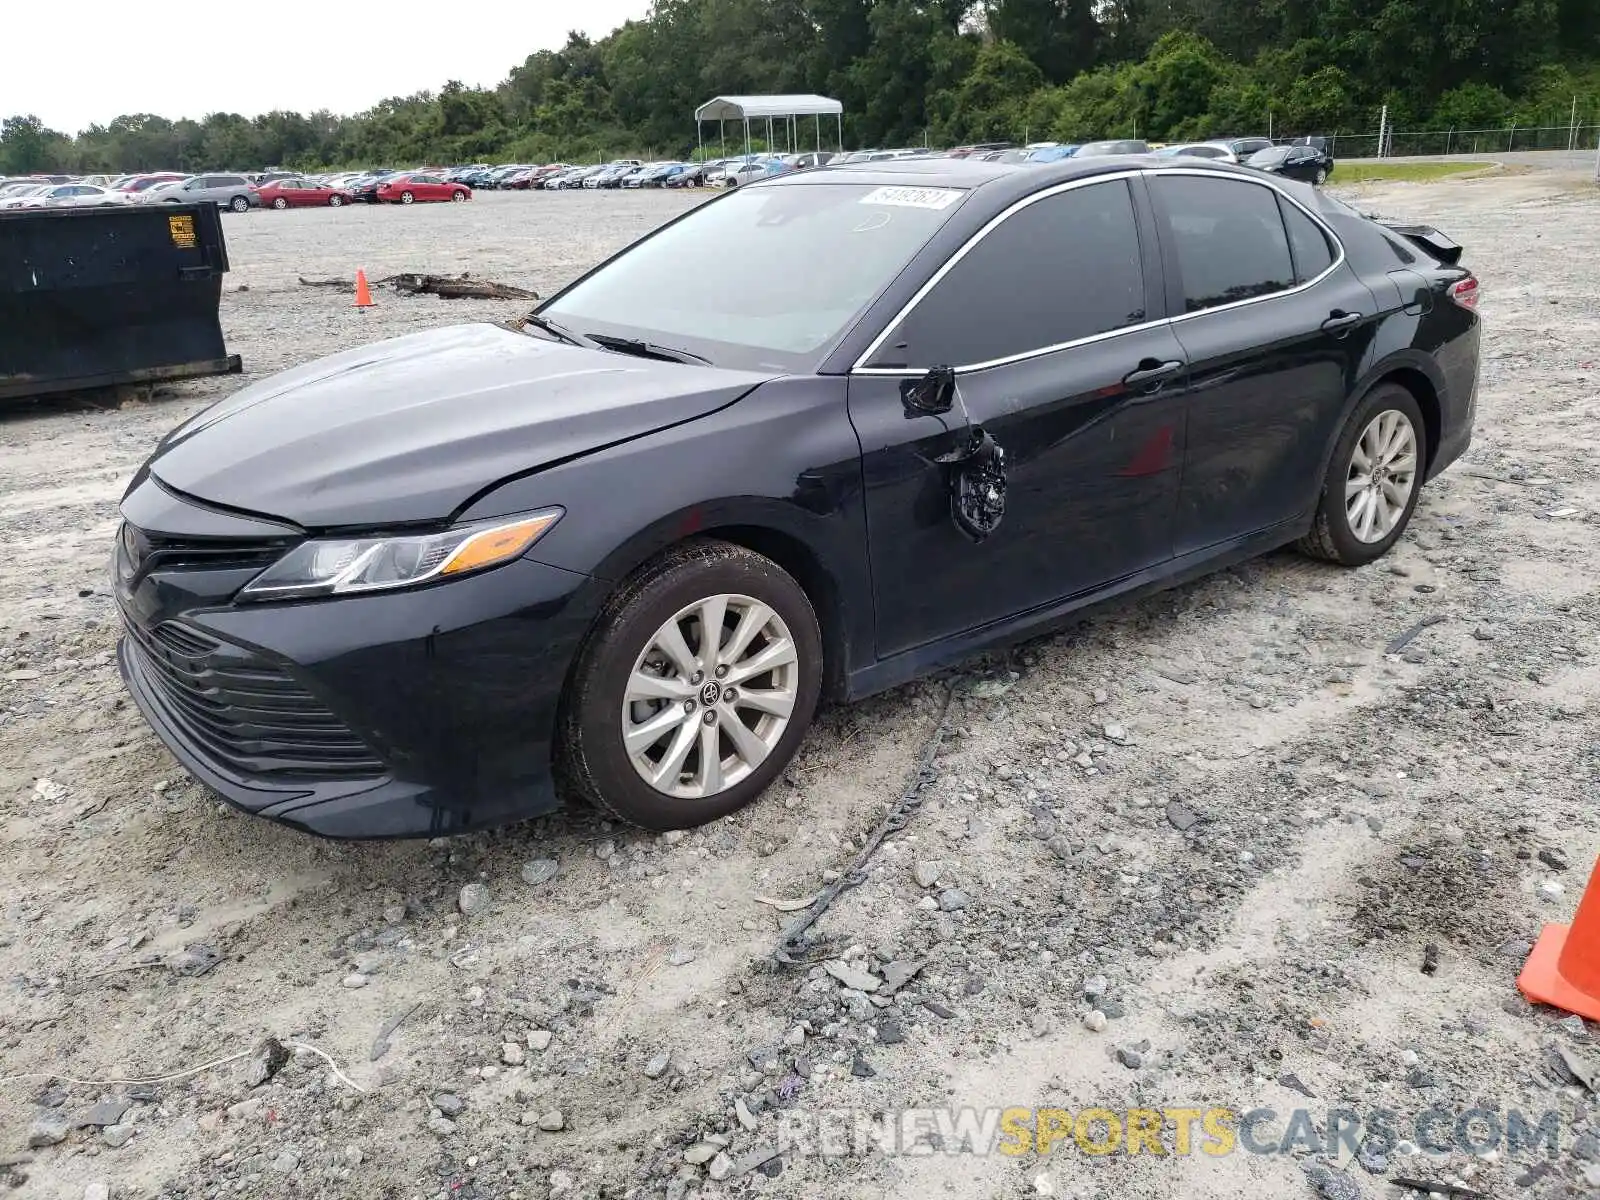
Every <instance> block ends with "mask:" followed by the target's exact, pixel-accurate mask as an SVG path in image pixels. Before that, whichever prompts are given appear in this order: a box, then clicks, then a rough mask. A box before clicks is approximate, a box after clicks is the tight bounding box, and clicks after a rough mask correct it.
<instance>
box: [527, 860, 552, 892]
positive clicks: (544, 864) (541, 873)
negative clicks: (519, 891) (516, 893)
mask: <svg viewBox="0 0 1600 1200" xmlns="http://www.w3.org/2000/svg"><path fill="white" fill-rule="evenodd" d="M560 870H561V864H560V863H558V862H557V861H556V860H555V859H553V858H536V859H534V860H533V861H532V862H526V863H523V864H522V882H523V883H525V884H527V885H528V886H529V887H539V886H540V885H542V884H546V883H549V882H550V881H551V880H552V879H554V878H555V877H556V873H557V872H558V871H560Z"/></svg>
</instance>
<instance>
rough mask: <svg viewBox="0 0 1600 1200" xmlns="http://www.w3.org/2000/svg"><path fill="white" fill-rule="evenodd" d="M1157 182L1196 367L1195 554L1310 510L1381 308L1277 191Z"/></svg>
mask: <svg viewBox="0 0 1600 1200" xmlns="http://www.w3.org/2000/svg"><path fill="white" fill-rule="evenodd" d="M1149 184H1150V192H1151V197H1152V199H1153V200H1154V201H1155V210H1156V213H1157V214H1158V220H1160V221H1161V231H1162V241H1163V243H1164V245H1165V246H1166V249H1167V254H1168V258H1167V272H1166V274H1167V279H1168V281H1169V285H1170V292H1169V305H1170V308H1171V310H1172V312H1173V314H1174V316H1173V322H1172V328H1173V331H1174V333H1176V335H1177V338H1178V341H1179V342H1181V343H1182V345H1183V350H1184V357H1185V358H1186V359H1187V360H1188V362H1189V372H1190V374H1189V381H1190V394H1189V413H1188V435H1189V437H1188V452H1187V458H1186V462H1185V464H1184V469H1183V487H1182V491H1181V494H1180V496H1179V503H1178V516H1177V528H1176V534H1175V550H1176V552H1177V553H1178V554H1179V555H1183V554H1187V553H1190V552H1193V551H1200V550H1205V549H1207V548H1209V547H1212V546H1216V545H1219V544H1221V543H1225V542H1229V541H1232V540H1235V539H1238V538H1241V537H1245V536H1248V535H1250V534H1253V533H1257V532H1261V531H1264V530H1267V529H1270V528H1272V527H1274V526H1277V525H1281V524H1283V523H1284V522H1287V521H1290V520H1293V519H1295V518H1297V517H1300V516H1302V515H1303V514H1304V513H1305V512H1306V510H1307V508H1308V506H1309V505H1310V504H1311V503H1312V502H1313V500H1314V499H1315V496H1316V494H1317V490H1318V487H1319V485H1320V483H1321V473H1322V464H1323V460H1324V457H1325V454H1326V452H1327V450H1328V448H1329V446H1330V445H1331V443H1332V439H1333V438H1334V436H1335V435H1336V434H1337V432H1338V425H1339V421H1340V420H1341V419H1342V416H1343V412H1344V403H1345V400H1346V398H1347V397H1348V396H1349V395H1350V394H1351V391H1352V389H1353V388H1354V386H1355V381H1356V378H1357V377H1358V375H1359V373H1360V370H1361V364H1362V362H1363V361H1364V359H1365V357H1366V353H1367V349H1368V346H1369V345H1370V342H1371V339H1372V336H1373V331H1374V330H1375V328H1376V318H1377V315H1378V304H1377V301H1376V300H1374V298H1373V295H1372V292H1371V290H1370V289H1369V288H1368V287H1367V286H1366V285H1365V284H1364V283H1362V282H1361V280H1360V279H1359V278H1358V277H1357V276H1356V274H1355V272H1354V271H1353V270H1352V269H1351V268H1350V266H1349V265H1348V264H1346V263H1342V262H1340V263H1339V264H1338V265H1337V267H1336V266H1335V262H1336V259H1337V257H1338V247H1337V245H1336V244H1335V243H1334V242H1332V241H1330V240H1329V238H1328V236H1327V234H1326V233H1325V232H1324V230H1323V229H1322V227H1321V226H1320V225H1319V224H1318V223H1317V222H1316V221H1314V220H1313V219H1312V218H1311V217H1310V216H1308V215H1307V214H1306V213H1305V212H1303V211H1302V210H1301V209H1300V208H1299V207H1297V206H1296V205H1295V204H1293V203H1292V202H1290V201H1289V200H1287V199H1284V198H1282V197H1280V196H1279V193H1278V191H1277V189H1276V188H1273V187H1270V186H1268V185H1266V184H1264V183H1255V182H1252V181H1249V180H1245V179H1240V178H1238V177H1231V176H1222V175H1203V174H1199V173H1195V174H1181V173H1174V174H1168V173H1166V172H1161V173H1156V174H1152V176H1151V178H1150V180H1149Z"/></svg>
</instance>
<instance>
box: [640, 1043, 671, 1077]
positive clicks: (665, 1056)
mask: <svg viewBox="0 0 1600 1200" xmlns="http://www.w3.org/2000/svg"><path fill="white" fill-rule="evenodd" d="M671 1065H672V1051H670V1050H663V1051H661V1052H660V1053H659V1054H656V1055H655V1056H654V1057H652V1058H651V1059H650V1061H649V1062H647V1063H645V1065H644V1077H645V1078H646V1079H660V1078H661V1077H662V1076H663V1075H665V1074H666V1073H667V1068H668V1067H670V1066H671Z"/></svg>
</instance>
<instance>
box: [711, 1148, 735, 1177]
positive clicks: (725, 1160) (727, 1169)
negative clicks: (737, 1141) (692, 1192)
mask: <svg viewBox="0 0 1600 1200" xmlns="http://www.w3.org/2000/svg"><path fill="white" fill-rule="evenodd" d="M706 1173H707V1174H708V1175H710V1176H711V1178H712V1179H715V1180H716V1181H717V1182H719V1183H720V1182H721V1181H722V1180H724V1179H726V1178H727V1177H728V1176H729V1175H732V1174H733V1159H731V1158H729V1157H728V1156H727V1155H726V1154H718V1155H717V1156H716V1157H715V1158H713V1159H712V1160H711V1165H710V1166H709V1167H707V1168H706Z"/></svg>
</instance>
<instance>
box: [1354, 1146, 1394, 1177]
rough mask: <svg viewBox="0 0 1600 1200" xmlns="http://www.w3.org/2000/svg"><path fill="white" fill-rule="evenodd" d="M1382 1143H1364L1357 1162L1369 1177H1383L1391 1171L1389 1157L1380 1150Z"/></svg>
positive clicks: (1357, 1156)
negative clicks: (1386, 1172)
mask: <svg viewBox="0 0 1600 1200" xmlns="http://www.w3.org/2000/svg"><path fill="white" fill-rule="evenodd" d="M1380 1145H1381V1143H1374V1142H1362V1143H1361V1150H1360V1152H1359V1153H1358V1154H1357V1155H1356V1161H1357V1162H1358V1163H1360V1164H1361V1169H1362V1170H1363V1171H1365V1172H1366V1173H1367V1174H1368V1175H1382V1174H1383V1173H1384V1172H1385V1171H1387V1170H1388V1169H1389V1157H1388V1155H1386V1154H1384V1152H1383V1151H1382V1150H1381V1149H1380V1148H1379V1146H1380Z"/></svg>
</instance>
